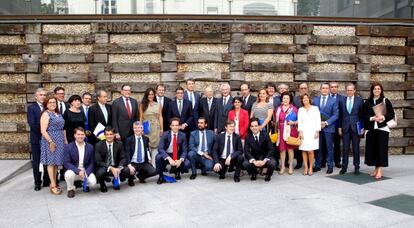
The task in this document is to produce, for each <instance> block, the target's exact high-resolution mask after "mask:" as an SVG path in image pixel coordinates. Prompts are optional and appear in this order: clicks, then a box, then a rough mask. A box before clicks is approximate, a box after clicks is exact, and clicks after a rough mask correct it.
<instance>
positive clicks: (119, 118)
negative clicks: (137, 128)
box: [112, 84, 139, 140]
mask: <svg viewBox="0 0 414 228" xmlns="http://www.w3.org/2000/svg"><path fill="white" fill-rule="evenodd" d="M121 95H122V96H121V97H119V98H117V99H116V100H114V102H113V103H112V127H113V128H114V129H115V131H116V135H115V137H116V139H118V140H125V139H126V138H128V137H129V136H131V135H133V130H132V124H133V123H134V122H135V121H138V120H139V113H138V102H137V100H135V99H134V98H132V97H131V86H130V85H126V84H124V85H122V86H121Z"/></svg>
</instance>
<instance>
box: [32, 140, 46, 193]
mask: <svg viewBox="0 0 414 228" xmlns="http://www.w3.org/2000/svg"><path fill="white" fill-rule="evenodd" d="M30 147H31V149H32V169H33V179H34V183H35V185H41V184H42V178H41V176H42V173H41V172H40V171H39V165H40V144H35V143H31V144H30ZM49 183H50V179H49V174H48V173H47V165H44V166H43V184H45V185H48V184H49Z"/></svg>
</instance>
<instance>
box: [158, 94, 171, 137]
mask: <svg viewBox="0 0 414 228" xmlns="http://www.w3.org/2000/svg"><path fill="white" fill-rule="evenodd" d="M155 98H157V96H155ZM163 100H164V102H163V106H162V121H163V123H164V125H163V128H164V129H163V130H164V131H167V130H169V129H170V119H169V117H168V110H169V104H170V102H171V99H170V98H168V97H166V96H164V99H163ZM157 102H158V101H157ZM158 103H159V102H158ZM159 104H160V105H161V103H159Z"/></svg>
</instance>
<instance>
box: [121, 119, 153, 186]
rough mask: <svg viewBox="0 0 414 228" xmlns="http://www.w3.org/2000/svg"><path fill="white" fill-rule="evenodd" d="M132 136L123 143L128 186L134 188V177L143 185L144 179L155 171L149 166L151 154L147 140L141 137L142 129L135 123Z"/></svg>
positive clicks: (145, 137)
mask: <svg viewBox="0 0 414 228" xmlns="http://www.w3.org/2000/svg"><path fill="white" fill-rule="evenodd" d="M133 129H134V135H132V136H129V137H128V138H127V139H126V142H125V153H126V156H127V161H128V171H129V177H128V184H129V185H130V186H134V185H135V184H134V176H135V175H136V176H137V177H138V179H139V183H145V179H147V178H148V177H152V176H155V175H156V174H157V171H156V170H155V168H154V166H152V164H151V152H150V148H149V139H148V137H147V136H144V135H143V132H144V127H143V126H142V123H141V122H139V121H137V122H135V123H134V126H133Z"/></svg>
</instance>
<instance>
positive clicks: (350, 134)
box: [337, 83, 364, 175]
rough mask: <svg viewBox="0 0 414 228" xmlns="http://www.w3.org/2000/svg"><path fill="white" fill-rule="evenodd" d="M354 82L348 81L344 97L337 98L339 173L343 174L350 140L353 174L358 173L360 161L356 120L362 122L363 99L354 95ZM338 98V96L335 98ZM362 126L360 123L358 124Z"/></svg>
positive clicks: (358, 133) (347, 159) (345, 169)
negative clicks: (340, 152) (340, 145)
mask: <svg viewBox="0 0 414 228" xmlns="http://www.w3.org/2000/svg"><path fill="white" fill-rule="evenodd" d="M355 92H356V89H355V84H353V83H349V84H348V85H347V86H346V97H341V98H340V100H339V103H338V104H339V116H340V117H341V118H340V119H341V121H340V122H339V129H338V131H339V135H341V136H342V140H343V142H342V146H343V147H342V148H343V154H342V169H341V171H340V172H339V174H345V173H346V171H347V169H348V161H349V149H350V147H349V144H350V143H351V142H352V153H353V157H354V168H355V169H354V174H355V175H359V174H360V172H359V163H360V161H359V160H360V159H359V156H360V148H359V141H360V137H359V135H360V132H358V122H359V123H360V124H361V123H362V108H363V103H364V102H363V100H362V98H361V97H359V96H356V95H355ZM337 99H338V98H337ZM360 126H362V125H360Z"/></svg>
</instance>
